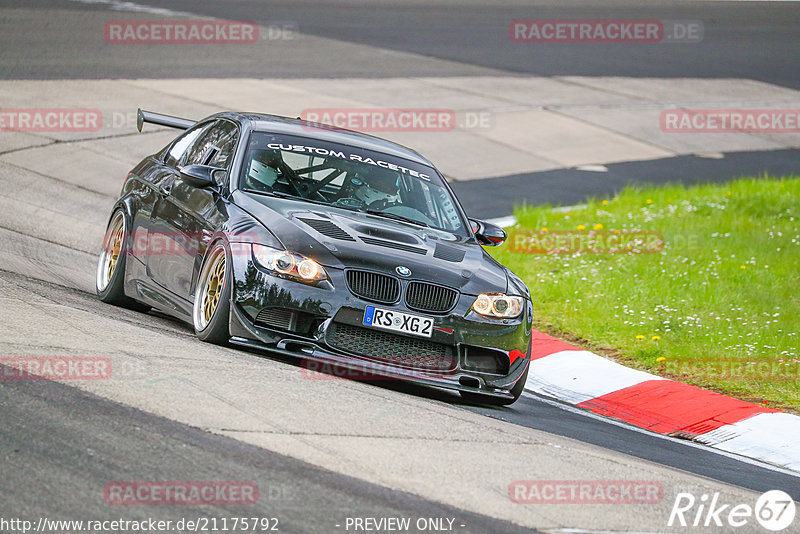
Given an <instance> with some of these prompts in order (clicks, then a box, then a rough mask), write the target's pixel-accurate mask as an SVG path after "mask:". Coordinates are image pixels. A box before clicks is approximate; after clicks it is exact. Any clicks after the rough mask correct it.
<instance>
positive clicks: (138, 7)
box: [71, 0, 196, 17]
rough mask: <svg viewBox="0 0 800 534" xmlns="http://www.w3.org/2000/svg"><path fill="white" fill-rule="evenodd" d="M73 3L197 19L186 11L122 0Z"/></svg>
mask: <svg viewBox="0 0 800 534" xmlns="http://www.w3.org/2000/svg"><path fill="white" fill-rule="evenodd" d="M71 1H72V2H80V3H81V4H99V5H105V6H108V7H109V8H111V9H112V10H113V11H129V12H133V13H148V14H151V15H162V16H165V17H195V16H196V15H193V14H191V13H186V12H184V11H173V10H172V9H164V8H160V7H152V6H145V5H142V4H136V3H134V2H123V1H120V0H71Z"/></svg>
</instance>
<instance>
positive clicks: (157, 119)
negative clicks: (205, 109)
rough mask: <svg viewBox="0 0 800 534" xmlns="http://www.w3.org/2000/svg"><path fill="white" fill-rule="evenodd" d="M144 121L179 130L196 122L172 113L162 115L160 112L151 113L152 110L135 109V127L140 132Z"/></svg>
mask: <svg viewBox="0 0 800 534" xmlns="http://www.w3.org/2000/svg"><path fill="white" fill-rule="evenodd" d="M145 122H149V123H150V124H159V125H161V126H169V127H170V128H177V129H179V130H186V129H188V128H191V127H192V126H194V125H195V124H196V121H193V120H191V119H181V118H180V117H173V116H172V115H162V114H161V113H153V112H152V111H145V110H143V109H142V108H139V109H137V110H136V128H137V129H138V130H139V131H140V132H141V131H142V126H143V125H144V123H145Z"/></svg>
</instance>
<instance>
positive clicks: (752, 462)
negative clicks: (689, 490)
mask: <svg viewBox="0 0 800 534" xmlns="http://www.w3.org/2000/svg"><path fill="white" fill-rule="evenodd" d="M522 395H523V396H525V397H529V398H532V399H535V400H536V401H538V402H542V403H544V404H548V405H550V406H554V407H556V408H560V409H562V410H565V411H567V412H570V413H574V414H578V415H582V416H584V417H588V418H589V419H596V420H598V421H602V422H604V423H607V424H609V425H614V426H618V427H620V428H625V429H627V430H630V431H632V432H638V433H639V434H647V435H649V436H653V437H656V438H658V439H663V440H666V441H672V442H674V443H680V444H681V445H685V446H687V447H693V448H695V449H700V450H703V451H706V452H713V453H714V454H718V455H720V456H724V457H726V458H731V459H733V460H737V461H740V462H743V463H746V464H750V465H754V466H756V467H760V468H762V469H768V470H770V471H774V472H776V473H781V474H784V475H791V476H793V477H797V478H798V479H800V473H797V472H795V471H790V470H788V469H783V468H781V467H778V466H775V465H772V464H768V463H765V462H762V461H760V460H756V459H754V458H749V457H747V456H741V455H739V454H735V453H732V452H728V451H725V450H720V449H714V448H712V447H709V446H707V445H702V444H700V443H695V442H693V441H688V440H685V439H680V438H674V437H672V436H665V435H664V434H658V433H656V432H652V431H650V430H645V429H644V428H639V427H638V426H634V425H631V424H630V423H625V422H623V421H619V420H617V419H610V418H608V417H605V416H603V415H598V414H596V413H592V412H590V411H587V410H584V409H581V408H576V407H575V406H570V405H569V404H564V403H563V402H559V401H557V400H553V399H549V398H546V397H542V396H540V395H538V394H536V393H531V392H528V391H525V392H523V394H522Z"/></svg>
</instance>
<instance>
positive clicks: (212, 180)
mask: <svg viewBox="0 0 800 534" xmlns="http://www.w3.org/2000/svg"><path fill="white" fill-rule="evenodd" d="M180 173H181V180H183V181H184V182H186V183H187V184H189V185H191V186H194V187H198V188H200V189H206V188H209V187H216V186H217V184H218V183H219V182H221V181H222V180H223V179H224V174H225V169H219V168H217V167H211V166H209V165H186V166H184V167H181V169H180Z"/></svg>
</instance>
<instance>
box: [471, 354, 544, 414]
mask: <svg viewBox="0 0 800 534" xmlns="http://www.w3.org/2000/svg"><path fill="white" fill-rule="evenodd" d="M530 368H531V365H530V363H529V364H528V367H527V368H526V369H525V372H524V373H522V376H521V377H519V380H517V383H516V384H514V387H513V388H511V394H512V395H513V396H514V398H513V399H504V398H500V397H491V396H489V395H482V394H480V393H473V392H471V391H459V393H460V394H461V398H462V399H464V400H467V401H470V402H474V403H476V404H486V405H488V406H509V405H511V404H514V403H515V402H517V401H518V400H519V398H520V397H521V396H522V392H523V391H524V390H525V382H527V381H528V371H529V370H530Z"/></svg>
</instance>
